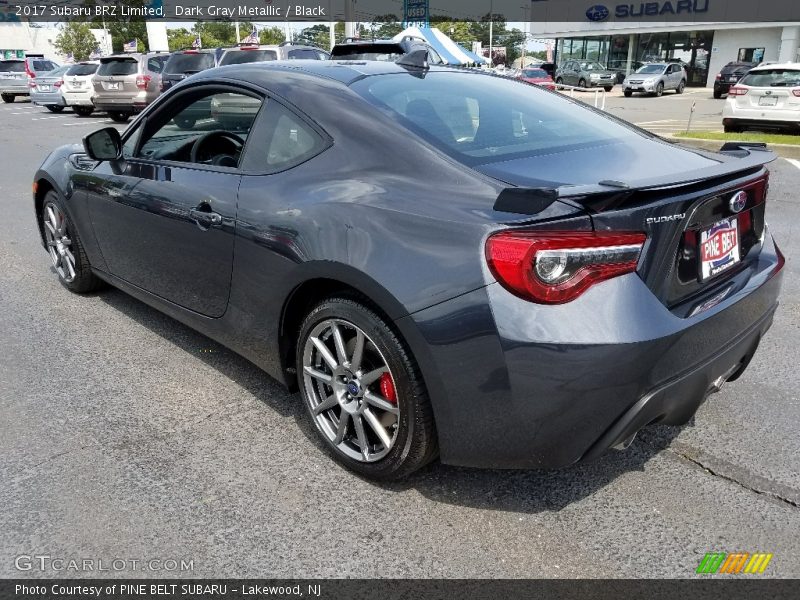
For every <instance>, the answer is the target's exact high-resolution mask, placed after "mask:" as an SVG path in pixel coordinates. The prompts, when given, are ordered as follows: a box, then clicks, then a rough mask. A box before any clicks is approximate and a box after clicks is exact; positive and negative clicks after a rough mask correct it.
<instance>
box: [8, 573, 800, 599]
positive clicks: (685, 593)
mask: <svg viewBox="0 0 800 600" xmlns="http://www.w3.org/2000/svg"><path fill="white" fill-rule="evenodd" d="M797 585H798V582H797V581H792V580H769V579H756V578H755V577H753V578H750V577H748V578H746V579H745V578H744V577H741V576H739V577H736V576H734V577H732V578H728V579H702V580H701V579H698V580H591V581H590V580H464V579H456V580H441V579H440V580H418V579H400V580H398V579H393V580H387V579H384V580H364V579H361V580H358V579H334V580H311V579H301V580H293V579H287V580H256V579H253V580H233V579H221V580H203V579H195V580H191V579H187V580H178V579H172V580H134V579H126V580H122V579H119V580H114V579H105V580H104V579H75V580H68V579H66V580H55V579H50V580H48V579H44V580H2V581H0V598H2V599H3V600H5V599H6V598H14V599H19V600H22V599H26V598H30V599H33V598H36V599H46V600H51V599H52V600H90V599H94V600H134V599H148V600H149V599H161V600H178V599H180V600H223V599H224V600H263V599H265V598H308V599H311V600H314V599H321V600H329V599H338V598H344V599H348V600H356V599H361V598H364V599H367V598H369V599H374V600H428V599H431V600H451V599H461V598H463V599H469V600H505V599H507V598H509V599H510V598H542V599H546V600H556V599H562V598H563V599H571V598H609V599H614V600H618V599H619V598H635V599H639V598H642V599H644V598H646V599H647V600H661V599H664V600H666V599H673V598H692V600H703V599H706V598H708V599H712V598H713V599H715V600H716V599H718V598H725V600H738V599H739V598H741V599H748V600H749V599H752V598H758V597H763V598H770V600H772V599H775V600H782V599H783V598H786V599H788V598H796V597H797Z"/></svg>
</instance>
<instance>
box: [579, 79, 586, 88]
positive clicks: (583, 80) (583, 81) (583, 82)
mask: <svg viewBox="0 0 800 600" xmlns="http://www.w3.org/2000/svg"><path fill="white" fill-rule="evenodd" d="M578 87H579V88H585V87H586V80H585V79H581V80H580V81H579V82H578Z"/></svg>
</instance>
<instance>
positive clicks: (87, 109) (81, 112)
mask: <svg viewBox="0 0 800 600" xmlns="http://www.w3.org/2000/svg"><path fill="white" fill-rule="evenodd" d="M72 112H74V113H75V114H76V115H78V116H79V117H88V116H89V115H91V114H92V113H93V112H94V107H93V106H73V107H72Z"/></svg>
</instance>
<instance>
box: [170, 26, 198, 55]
mask: <svg viewBox="0 0 800 600" xmlns="http://www.w3.org/2000/svg"><path fill="white" fill-rule="evenodd" d="M167 41H168V42H169V50H170V52H174V51H175V50H181V49H182V48H190V47H191V46H192V42H193V41H194V33H192V32H191V31H189V30H188V29H186V28H184V27H181V28H180V29H167Z"/></svg>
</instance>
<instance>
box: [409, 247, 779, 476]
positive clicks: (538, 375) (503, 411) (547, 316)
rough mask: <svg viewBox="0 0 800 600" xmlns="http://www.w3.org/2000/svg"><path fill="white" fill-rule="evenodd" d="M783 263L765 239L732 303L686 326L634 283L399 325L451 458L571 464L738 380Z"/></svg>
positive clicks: (442, 309) (490, 294)
mask: <svg viewBox="0 0 800 600" xmlns="http://www.w3.org/2000/svg"><path fill="white" fill-rule="evenodd" d="M779 264H780V260H779V258H778V254H777V251H776V249H775V247H774V245H773V243H772V240H771V238H770V237H769V235H767V236H766V240H765V243H764V248H763V249H762V252H761V254H760V255H759V257H758V259H757V260H755V261H754V264H752V265H750V266H749V267H748V269H747V270H744V271H742V272H741V273H739V274H738V275H737V276H736V278H735V279H736V286H735V287H732V288H731V290H730V293H729V295H728V296H727V297H725V298H724V299H723V300H722V301H720V302H719V303H718V304H715V305H711V306H709V307H708V308H706V309H705V310H704V311H703V312H700V313H698V314H696V315H694V316H691V317H686V318H683V317H681V316H680V314H686V313H685V311H684V312H681V310H682V309H681V310H675V309H673V311H670V310H669V309H667V308H666V307H665V306H664V305H663V304H662V303H661V302H660V301H659V300H658V299H657V298H656V297H655V296H654V295H653V294H652V293H651V292H650V290H649V289H648V288H647V287H646V286H645V284H644V282H643V281H642V280H641V279H640V278H639V277H638V275H636V274H630V275H626V276H623V277H618V278H616V279H613V280H610V281H606V282H604V283H602V284H599V285H596V286H594V287H593V288H591V289H590V290H588V291H587V292H586V293H585V294H584V295H582V296H581V297H579V298H578V299H576V300H574V301H572V302H570V303H567V304H564V305H557V306H542V305H536V304H532V303H530V302H527V301H525V300H521V299H519V298H517V297H515V296H513V295H511V294H510V293H509V292H507V291H506V290H505V289H503V288H502V287H501V286H500V285H499V284H496V283H495V284H491V285H489V286H487V287H485V288H482V289H480V290H476V291H474V292H471V293H469V294H466V295H464V296H461V297H459V298H456V299H453V300H451V301H449V302H446V303H443V304H441V305H437V306H435V307H431V308H429V309H426V310H424V311H420V312H419V313H415V314H413V315H411V316H409V317H405V318H404V319H401V320H400V321H398V324H400V325H401V329H403V332H404V335H406V337H407V338H409V343H410V344H411V345H412V350H413V352H414V355H415V356H416V357H417V359H418V362H419V363H420V368H421V370H422V372H423V376H424V377H425V382H426V385H427V386H428V390H429V393H430V395H431V401H432V403H433V408H434V413H435V416H436V424H437V431H438V434H439V443H440V451H441V458H442V461H443V462H445V463H448V464H456V465H463V466H475V467H487V468H531V467H537V468H553V467H562V466H566V465H569V464H572V463H574V462H576V461H579V460H581V459H588V458H594V457H596V456H599V455H600V454H602V453H603V452H604V451H605V450H606V449H607V448H609V447H611V446H613V445H615V444H617V443H618V442H619V440H621V439H625V438H626V437H629V436H630V435H631V434H632V433H635V432H636V431H638V429H639V428H641V427H643V426H644V425H646V424H648V423H650V422H652V421H654V420H661V421H662V422H664V423H670V424H679V423H683V422H686V421H687V420H688V419H690V418H691V416H692V415H693V414H694V412H695V411H696V410H697V408H698V406H700V404H701V403H702V402H703V400H704V399H705V398H706V396H707V394H708V391H709V389H710V388H711V387H712V385H713V384H714V382H718V380H719V379H720V377H722V378H723V379H724V378H732V377H735V376H738V375H739V374H740V372H741V371H742V370H743V368H744V366H746V364H747V363H748V362H749V360H750V358H751V357H752V354H753V353H754V352H755V348H756V347H757V345H758V342H759V340H760V339H761V337H762V336H763V334H764V333H765V332H766V331H767V329H768V328H769V326H770V324H771V322H772V315H773V314H774V312H775V310H776V307H777V302H778V300H777V299H778V294H779V291H780V286H781V279H782V275H781V272H780V271H776V269H777V268H778V265H779ZM731 281H733V279H731ZM727 285H728V283H727V282H726V283H725V285H724V286H723V287H727ZM719 293H720V290H719V289H718V288H717V289H715V290H709V291H708V292H707V294H706V295H707V296H713V295H715V294H719ZM704 300H707V298H705V297H704V298H701V299H697V300H696V302H698V304H702V302H703V301H704ZM404 320H413V323H414V326H415V327H414V328H413V329H416V330H417V331H418V332H419V339H415V335H416V334H415V333H410V334H409V333H407V332H406V330H405V329H404V328H403V326H402V325H403V324H402V321H404ZM406 329H407V328H406Z"/></svg>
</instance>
